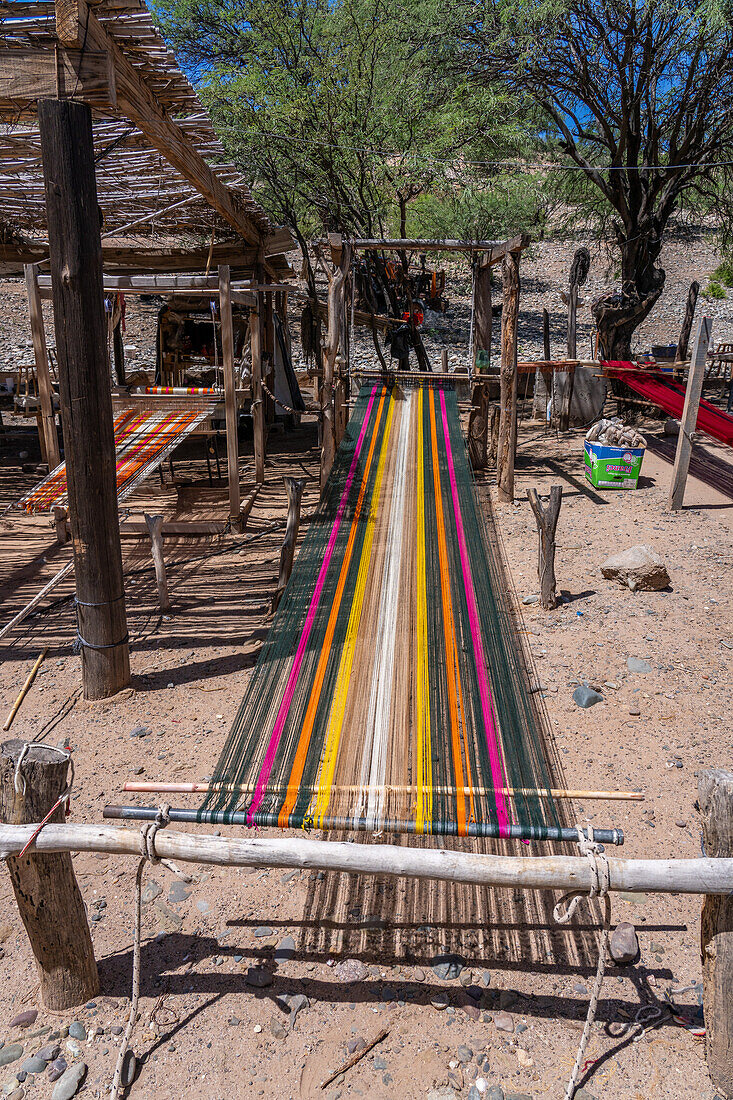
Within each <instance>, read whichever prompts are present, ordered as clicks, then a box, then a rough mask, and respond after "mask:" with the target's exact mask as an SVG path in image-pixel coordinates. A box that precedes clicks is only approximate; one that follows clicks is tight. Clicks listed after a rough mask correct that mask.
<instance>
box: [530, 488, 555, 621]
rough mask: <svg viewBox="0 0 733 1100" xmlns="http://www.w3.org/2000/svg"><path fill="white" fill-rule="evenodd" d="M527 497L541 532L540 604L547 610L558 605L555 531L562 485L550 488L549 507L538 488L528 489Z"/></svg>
mask: <svg viewBox="0 0 733 1100" xmlns="http://www.w3.org/2000/svg"><path fill="white" fill-rule="evenodd" d="M527 497H528V499H529V503H530V504H531V505H532V511H533V512H534V518H535V519H536V521H537V533H538V534H539V540H540V541H539V555H538V559H537V576H538V577H539V581H540V605H541V606H542V607H544V609H545V611H551V610H552V608H553V607H556V606H557V593H556V591H555V532H556V530H557V520H558V516H559V515H560V505H561V504H562V486H561V485H553V486H552V488H551V489H550V501H549V504H548V505H547V508H543V507H542V503H541V501H540V498H539V495H538V493H537V490H536V489H527Z"/></svg>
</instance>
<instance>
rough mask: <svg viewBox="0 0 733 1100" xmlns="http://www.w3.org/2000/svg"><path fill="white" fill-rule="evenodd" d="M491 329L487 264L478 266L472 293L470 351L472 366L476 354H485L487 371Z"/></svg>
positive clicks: (491, 316) (489, 285) (489, 272)
mask: <svg viewBox="0 0 733 1100" xmlns="http://www.w3.org/2000/svg"><path fill="white" fill-rule="evenodd" d="M492 327H493V315H492V309H491V267H490V265H489V264H488V263H484V264H478V265H477V267H476V281H475V283H474V292H473V348H472V349H471V351H472V355H473V362H474V366H475V364H476V356H477V355H478V353H479V352H480V351H485V352H486V354H487V356H488V361H487V363H486V365H485V367H486V369H487V370H488V369H489V367H490V366H491V335H492Z"/></svg>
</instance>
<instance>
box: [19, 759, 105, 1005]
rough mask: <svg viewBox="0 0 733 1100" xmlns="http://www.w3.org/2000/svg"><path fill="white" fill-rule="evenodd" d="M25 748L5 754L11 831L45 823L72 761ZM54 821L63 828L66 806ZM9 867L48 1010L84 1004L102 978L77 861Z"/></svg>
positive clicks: (55, 859) (47, 858)
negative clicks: (73, 864)
mask: <svg viewBox="0 0 733 1100" xmlns="http://www.w3.org/2000/svg"><path fill="white" fill-rule="evenodd" d="M26 747H27V746H26V742H25V741H15V740H14V741H6V742H5V744H4V745H3V746H2V749H1V750H0V820H1V821H3V822H5V823H6V824H7V825H24V824H26V823H27V822H37V821H42V820H43V818H44V817H45V816H46V814H47V813H48V812H49V811H50V810H51V809H52V807H53V806H54V805H55V803H56V802H57V800H58V798H59V796H60V795H61V794H62V793H63V792H64V790H65V788H66V781H67V780H66V776H67V770H68V767H69V762H68V759H67V757H66V754H65V753H61V752H59V751H58V750H54V749H51V748H49V747H48V746H46V745H31V746H30V747H29V748H28V751H27V753H24V755H23V759H22V760H21V759H20V757H21V753H23V751H24V750H25V749H26ZM19 761H20V763H19ZM16 775H17V785H16ZM50 820H51V822H53V823H55V824H56V825H60V824H62V823H63V821H64V805H63V804H61V805H60V806H57V808H56V810H55V811H54V813H53V814H52V815H51V818H50ZM7 862H8V871H9V872H10V881H11V882H12V885H13V892H14V894H15V901H16V904H17V906H18V910H19V912H20V917H21V920H22V921H23V925H24V926H25V930H26V932H27V933H28V938H29V940H30V943H31V948H32V950H33V954H34V956H35V959H36V966H37V969H38V976H39V978H40V981H41V1000H42V1002H43V1004H44V1005H45V1007H46V1008H48V1009H50V1010H51V1011H53V1012H64V1011H66V1010H67V1009H69V1008H73V1007H74V1006H75V1005H80V1004H84V1003H85V1002H86V1001H88V1000H90V998H92V997H94V996H96V994H97V993H98V992H99V976H98V974H97V964H96V962H95V960H94V946H93V944H92V938H91V936H90V934H89V925H88V923H87V914H86V910H85V908H84V902H83V900H82V896H81V893H80V892H79V886H78V884H77V881H76V877H75V875H74V868H73V866H72V863H71V856H70V855H69V854H68V853H67V852H64V853H53V854H52V853H38V852H35V851H32V852H29V853H27V854H26V855H24V856H22V857H20V858H19V857H18V856H11V857H10V858H9V859H8V861H7Z"/></svg>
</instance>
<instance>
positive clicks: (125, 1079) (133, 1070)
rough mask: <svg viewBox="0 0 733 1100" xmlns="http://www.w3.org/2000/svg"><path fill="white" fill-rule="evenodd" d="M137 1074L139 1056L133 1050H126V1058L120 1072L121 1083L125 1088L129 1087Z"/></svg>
mask: <svg viewBox="0 0 733 1100" xmlns="http://www.w3.org/2000/svg"><path fill="white" fill-rule="evenodd" d="M136 1076H137V1058H136V1057H135V1054H134V1052H133V1051H131V1050H127V1051H125V1058H124V1061H123V1063H122V1072H121V1073H120V1084H121V1085H122V1087H123V1089H128V1088H129V1087H130V1085H131V1084H132V1083H133V1081H134V1080H135V1077H136Z"/></svg>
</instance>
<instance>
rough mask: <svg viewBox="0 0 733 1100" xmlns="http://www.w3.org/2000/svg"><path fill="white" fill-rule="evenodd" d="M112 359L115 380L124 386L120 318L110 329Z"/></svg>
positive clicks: (123, 348) (123, 346)
mask: <svg viewBox="0 0 733 1100" xmlns="http://www.w3.org/2000/svg"><path fill="white" fill-rule="evenodd" d="M112 358H113V361H114V365H115V378H116V379H117V383H118V385H120V386H124V385H125V345H124V344H123V342H122V318H120V320H119V321H118V322H117V324H116V325H114V326H113V328H112Z"/></svg>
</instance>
